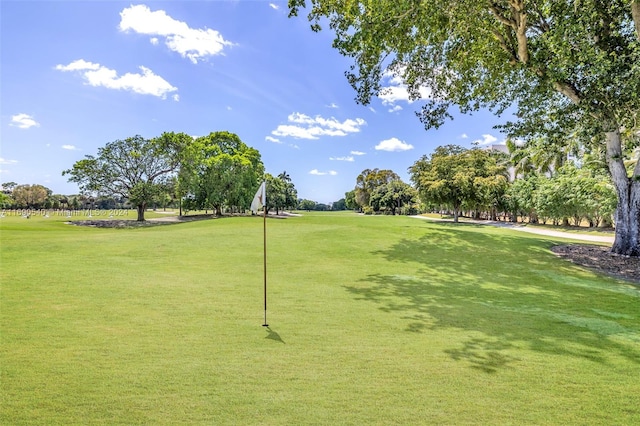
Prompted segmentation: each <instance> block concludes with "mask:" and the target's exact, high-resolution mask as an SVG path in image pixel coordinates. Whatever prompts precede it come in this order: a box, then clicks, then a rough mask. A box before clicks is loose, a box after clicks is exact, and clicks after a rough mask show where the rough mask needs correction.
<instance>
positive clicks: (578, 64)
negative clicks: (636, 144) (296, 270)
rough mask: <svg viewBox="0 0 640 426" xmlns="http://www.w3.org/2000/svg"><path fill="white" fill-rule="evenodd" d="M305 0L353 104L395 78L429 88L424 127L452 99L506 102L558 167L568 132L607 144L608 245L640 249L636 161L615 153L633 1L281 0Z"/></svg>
mask: <svg viewBox="0 0 640 426" xmlns="http://www.w3.org/2000/svg"><path fill="white" fill-rule="evenodd" d="M307 3H309V4H310V7H309V9H308V10H307V11H308V18H309V20H310V22H311V28H312V29H313V30H314V31H319V30H320V29H321V26H322V25H326V24H328V26H329V28H330V29H331V30H332V31H333V32H334V33H335V38H334V40H333V46H334V47H335V48H336V49H337V50H338V51H339V52H340V53H341V54H342V55H344V56H346V57H349V58H351V59H352V60H353V62H354V63H353V64H352V65H351V68H350V70H349V71H347V73H346V76H347V80H348V81H349V83H350V84H351V86H352V87H353V88H354V89H355V91H356V94H357V95H356V100H357V101H358V102H360V103H362V104H367V103H369V102H370V100H371V98H372V97H374V96H378V95H380V94H381V93H382V92H384V91H385V90H386V89H387V88H386V87H385V84H386V79H387V78H389V77H394V78H396V79H399V80H401V81H402V82H403V83H405V84H406V86H407V89H408V92H409V94H410V99H411V100H416V99H419V98H420V97H421V93H424V90H423V89H424V88H428V89H429V90H428V91H429V97H428V98H427V99H423V107H422V110H421V111H420V112H419V113H418V116H419V117H420V119H421V121H422V123H423V124H424V126H425V128H426V129H431V128H438V127H439V126H440V125H442V124H443V123H444V122H445V121H446V120H447V119H450V118H451V114H450V108H451V107H453V106H454V105H456V106H458V107H459V109H460V111H461V112H462V113H467V112H470V111H475V110H478V109H480V108H489V109H491V110H492V111H494V112H496V113H498V114H501V113H502V112H504V111H505V110H506V109H507V108H510V107H515V109H516V113H515V116H516V117H517V120H518V121H517V122H512V123H507V124H506V125H505V126H503V129H505V130H506V131H507V132H508V133H509V135H510V136H511V137H514V138H523V139H537V140H539V141H542V142H543V144H545V145H546V146H547V148H553V149H547V150H543V151H538V152H539V153H541V154H542V153H543V154H544V157H545V158H540V159H538V160H537V163H538V166H540V167H543V168H549V167H551V165H552V164H553V163H556V164H555V167H556V168H558V167H559V166H560V164H557V161H556V160H558V159H559V158H560V157H558V155H557V154H562V152H563V151H564V152H568V151H569V150H570V149H566V148H570V145H572V144H574V143H575V142H576V140H579V141H580V142H581V143H582V144H584V145H591V146H594V145H595V146H599V147H605V146H606V148H607V158H608V167H609V170H610V173H611V176H612V178H613V179H612V181H613V184H614V185H615V187H616V192H617V194H618V207H619V208H618V210H617V217H616V242H615V243H614V246H613V249H612V250H613V251H614V252H615V253H618V254H625V255H634V256H638V255H640V180H638V179H637V178H636V177H637V176H639V175H640V166H637V165H636V166H635V167H633V170H632V171H631V176H630V177H629V172H628V170H627V168H626V166H625V164H624V161H623V160H624V156H623V145H624V143H628V141H627V140H626V136H625V133H628V132H631V133H634V132H637V129H638V122H639V121H640V120H639V118H640V67H639V66H638V64H639V63H640V5H639V4H638V1H636V0H634V1H629V0H611V1H601V0H586V1H580V2H577V1H548V0H529V1H527V0H512V1H508V2H507V1H491V2H485V1H474V0H456V1H450V0H430V1H418V0H408V1H395V0H380V1H346V2H345V1H343V0H310V1H308V2H307V1H305V0H290V2H289V7H290V16H295V15H298V13H299V11H300V9H301V8H303V7H305V6H306V5H307ZM634 28H635V30H636V31H634ZM623 142H624V143H623ZM556 148H558V149H556ZM636 164H637V163H636ZM523 166H524V165H523ZM523 170H524V169H523ZM466 185H467V186H469V185H468V183H467V184H466ZM463 187H464V185H463V183H462V182H459V188H460V189H462V188H463ZM433 191H435V192H440V193H442V192H443V191H444V190H438V188H435V187H434V188H433ZM455 198H460V196H455V195H453V194H451V195H450V196H449V197H448V199H449V202H451V200H454V199H455ZM362 201H368V200H366V199H365V200H359V204H360V205H361V206H362V205H363V204H362Z"/></svg>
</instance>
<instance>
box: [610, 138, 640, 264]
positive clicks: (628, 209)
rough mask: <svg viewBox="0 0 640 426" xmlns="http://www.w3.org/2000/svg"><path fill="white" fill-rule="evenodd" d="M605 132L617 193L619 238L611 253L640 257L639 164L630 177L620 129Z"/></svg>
mask: <svg viewBox="0 0 640 426" xmlns="http://www.w3.org/2000/svg"><path fill="white" fill-rule="evenodd" d="M605 135H606V142H607V164H608V165H609V172H610V173H611V178H612V179H613V184H614V186H615V187H616V192H617V194H618V207H617V209H616V213H615V218H616V221H615V222H616V223H615V226H616V237H615V240H614V242H613V246H612V247H611V252H612V253H616V254H623V255H626V256H640V167H638V166H636V168H635V171H634V176H633V177H632V178H631V179H630V178H629V177H628V175H627V170H626V168H625V166H624V162H623V157H622V143H621V140H620V132H619V131H618V130H616V131H613V132H607V133H606V134H605Z"/></svg>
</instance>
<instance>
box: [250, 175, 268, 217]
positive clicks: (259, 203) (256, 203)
mask: <svg viewBox="0 0 640 426" xmlns="http://www.w3.org/2000/svg"><path fill="white" fill-rule="evenodd" d="M266 204H267V188H266V185H265V182H262V184H261V185H260V188H258V192H256V195H254V197H253V201H252V202H251V211H252V212H253V213H258V210H260V209H262V207H264V206H265V205H266Z"/></svg>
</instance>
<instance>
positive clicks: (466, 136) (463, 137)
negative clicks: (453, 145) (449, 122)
mask: <svg viewBox="0 0 640 426" xmlns="http://www.w3.org/2000/svg"><path fill="white" fill-rule="evenodd" d="M468 137H469V135H467V134H466V133H463V134H461V135H460V139H467V138H468Z"/></svg>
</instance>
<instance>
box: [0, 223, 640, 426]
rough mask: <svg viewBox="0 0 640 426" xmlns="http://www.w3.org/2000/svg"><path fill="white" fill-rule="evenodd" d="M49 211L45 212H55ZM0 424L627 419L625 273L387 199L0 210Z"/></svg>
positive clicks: (632, 358) (628, 295) (634, 362)
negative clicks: (172, 220)
mask: <svg viewBox="0 0 640 426" xmlns="http://www.w3.org/2000/svg"><path fill="white" fill-rule="evenodd" d="M52 219H54V220H52ZM0 226H1V228H0V229H1V232H2V233H1V235H0V238H1V252H0V253H1V255H2V257H1V262H2V264H1V267H2V269H1V278H2V288H1V295H0V296H1V305H0V308H1V310H0V320H1V322H0V327H1V329H0V331H1V333H2V336H1V337H2V342H1V343H2V345H1V348H0V356H1V358H0V366H1V367H0V368H1V369H2V378H1V379H2V380H1V383H2V409H1V410H0V423H2V424H21V423H46V424H116V423H121V424H136V423H145V424H176V423H208V424H211V423H216V424H220V423H233V424H309V423H320V424H392V423H395V424H398V423H400V424H416V423H444V424H460V423H491V424H496V423H501V424H505V423H519V424H522V423H536V424H540V423H548V424H561V423H572V424H590V423H591V424H602V423H610V424H613V423H615V424H632V423H640V406H639V404H638V399H637V398H638V397H637V395H639V394H640V383H639V382H638V380H637V378H638V377H640V290H639V289H638V288H636V287H633V286H631V285H628V284H625V283H622V282H619V281H615V280H612V279H608V278H603V277H599V276H596V275H594V274H592V273H590V272H587V271H584V270H582V269H579V268H577V267H574V266H572V265H570V264H567V263H565V262H564V261H562V260H560V259H557V258H555V257H554V256H553V255H552V254H550V253H549V251H548V248H549V247H550V246H551V245H552V241H553V240H551V239H546V238H543V237H540V236H533V235H526V234H522V233H516V232H510V231H505V230H501V229H494V228H489V227H481V226H474V225H463V224H459V225H453V224H447V223H428V222H424V221H418V220H415V219H410V218H405V217H362V216H355V215H345V214H341V215H330V214H306V215H305V216H304V217H299V218H292V219H287V220H275V219H273V220H269V221H268V242H269V258H268V261H269V275H268V277H269V310H268V316H269V317H268V320H269V323H270V324H271V327H270V329H268V330H267V329H264V328H263V327H261V326H260V325H261V324H262V319H263V318H262V315H263V310H262V309H263V305H262V221H261V220H260V219H259V218H233V219H218V220H211V221H203V222H193V223H185V224H179V225H170V226H162V227H153V228H141V229H127V230H108V229H91V228H81V227H71V226H68V225H65V224H63V223H62V219H57V218H50V219H44V218H32V219H30V220H24V219H21V218H3V219H2V221H1V222H0Z"/></svg>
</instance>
